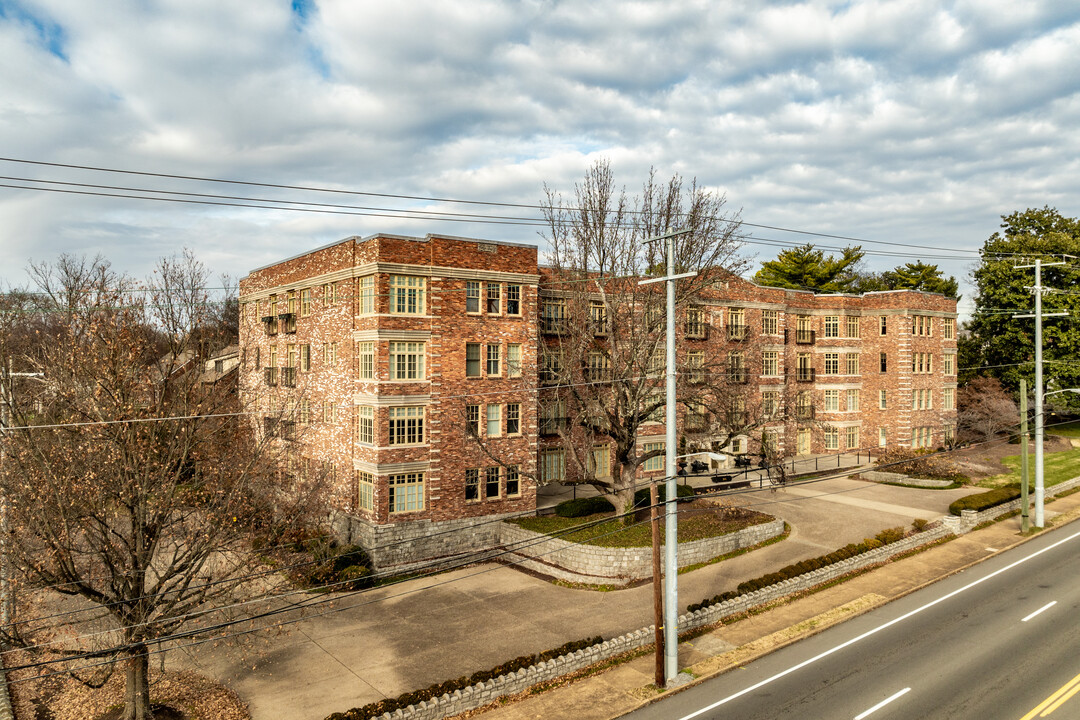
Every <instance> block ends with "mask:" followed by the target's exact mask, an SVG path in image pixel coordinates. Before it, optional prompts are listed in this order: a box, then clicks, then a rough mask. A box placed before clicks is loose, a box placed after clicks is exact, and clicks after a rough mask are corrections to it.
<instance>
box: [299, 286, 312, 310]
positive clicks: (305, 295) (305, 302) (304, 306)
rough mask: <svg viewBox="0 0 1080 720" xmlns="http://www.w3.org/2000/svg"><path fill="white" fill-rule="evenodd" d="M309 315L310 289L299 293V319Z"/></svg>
mask: <svg viewBox="0 0 1080 720" xmlns="http://www.w3.org/2000/svg"><path fill="white" fill-rule="evenodd" d="M310 314H311V288H304V289H303V290H301V291H300V317H307V316H308V315H310Z"/></svg>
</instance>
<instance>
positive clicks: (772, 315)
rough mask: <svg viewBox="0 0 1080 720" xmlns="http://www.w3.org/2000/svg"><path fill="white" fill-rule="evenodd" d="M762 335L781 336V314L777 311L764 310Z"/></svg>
mask: <svg viewBox="0 0 1080 720" xmlns="http://www.w3.org/2000/svg"><path fill="white" fill-rule="evenodd" d="M761 334H762V335H779V334H780V313H779V312H778V311H776V310H762V311H761Z"/></svg>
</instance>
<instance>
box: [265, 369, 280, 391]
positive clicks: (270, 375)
mask: <svg viewBox="0 0 1080 720" xmlns="http://www.w3.org/2000/svg"><path fill="white" fill-rule="evenodd" d="M263 377H264V378H266V384H267V385H269V386H270V387H274V386H275V385H277V384H278V369H277V368H276V367H268V368H265V369H263Z"/></svg>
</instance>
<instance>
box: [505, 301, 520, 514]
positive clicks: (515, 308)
mask: <svg viewBox="0 0 1080 720" xmlns="http://www.w3.org/2000/svg"><path fill="white" fill-rule="evenodd" d="M506 314H507V315H520V314H521V286H520V285H507V286H506ZM507 494H509V493H507ZM514 494H515V495H516V494H517V493H514Z"/></svg>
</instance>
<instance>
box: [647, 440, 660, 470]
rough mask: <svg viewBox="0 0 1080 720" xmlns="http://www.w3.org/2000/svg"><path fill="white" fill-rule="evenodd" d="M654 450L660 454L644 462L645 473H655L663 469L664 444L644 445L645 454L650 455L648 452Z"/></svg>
mask: <svg viewBox="0 0 1080 720" xmlns="http://www.w3.org/2000/svg"><path fill="white" fill-rule="evenodd" d="M654 450H659V451H660V452H661V454H660V455H657V456H656V457H651V458H649V459H648V460H646V461H645V472H657V471H659V470H663V469H664V455H663V450H664V443H662V442H653V443H645V447H644V451H645V452H647V453H650V452H653V451H654Z"/></svg>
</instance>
